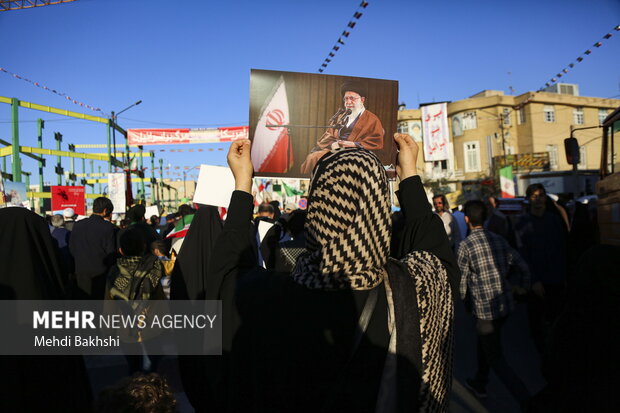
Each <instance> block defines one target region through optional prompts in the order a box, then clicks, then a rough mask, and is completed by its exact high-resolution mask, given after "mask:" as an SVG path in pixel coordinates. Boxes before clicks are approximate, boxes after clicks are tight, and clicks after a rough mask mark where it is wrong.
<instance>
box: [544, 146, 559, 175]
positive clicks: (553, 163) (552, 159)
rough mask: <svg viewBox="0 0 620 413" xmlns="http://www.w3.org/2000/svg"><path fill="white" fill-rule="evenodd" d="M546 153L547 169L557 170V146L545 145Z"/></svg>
mask: <svg viewBox="0 0 620 413" xmlns="http://www.w3.org/2000/svg"><path fill="white" fill-rule="evenodd" d="M547 152H549V168H550V169H552V170H555V169H558V145H547Z"/></svg>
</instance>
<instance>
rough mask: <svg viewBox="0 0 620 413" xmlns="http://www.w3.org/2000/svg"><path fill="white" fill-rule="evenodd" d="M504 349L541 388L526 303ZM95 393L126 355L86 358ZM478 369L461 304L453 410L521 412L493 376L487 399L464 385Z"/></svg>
mask: <svg viewBox="0 0 620 413" xmlns="http://www.w3.org/2000/svg"><path fill="white" fill-rule="evenodd" d="M503 333H504V337H503V338H504V341H503V342H504V348H505V353H506V358H507V360H508V363H509V364H510V365H511V366H512V368H513V369H514V370H515V372H516V373H517V374H518V375H519V376H520V377H521V378H522V379H523V381H524V382H525V383H526V384H527V386H528V389H529V390H530V392H532V394H533V393H535V392H537V391H539V390H540V389H541V388H542V387H543V386H544V384H545V382H544V380H543V378H542V377H541V375H540V372H539V370H538V357H537V354H536V351H535V349H534V345H533V343H532V341H531V340H530V339H529V337H528V329H527V314H526V311H525V305H523V304H521V305H517V308H516V311H515V313H513V315H512V316H511V317H510V318H509V319H508V321H507V322H506V324H505V326H504V329H503ZM86 360H87V366H88V369H89V373H90V376H91V384H92V387H93V392H94V394H95V395H96V394H98V393H99V391H101V389H102V388H103V387H105V386H107V385H109V384H111V383H114V382H115V381H116V380H119V379H120V378H122V377H123V376H124V375H125V374H126V368H127V367H126V364H125V360H124V358H123V357H120V356H110V357H97V356H90V357H87V358H86ZM475 368H476V334H475V329H474V322H473V319H472V317H471V316H470V315H469V314H467V313H466V312H465V310H464V308H463V306H462V305H461V304H460V303H459V305H458V306H457V308H456V323H455V352H454V381H453V386H452V393H453V394H452V401H451V404H450V412H451V413H470V412H472V413H487V412H489V413H496V412H497V413H518V412H519V408H518V406H517V404H516V403H515V402H514V401H513V399H512V398H511V396H510V394H509V393H508V391H507V390H506V389H505V388H504V387H503V386H502V384H501V383H500V382H499V381H498V380H497V379H496V378H495V377H494V376H493V375H491V381H490V383H489V387H488V389H487V390H488V394H489V396H488V398H487V399H486V400H484V401H478V400H477V399H476V398H475V397H474V396H473V395H472V394H471V393H470V392H469V391H468V390H467V389H466V388H465V387H464V385H463V384H464V382H465V379H466V378H468V377H471V376H473V374H474V373H475ZM159 372H160V373H162V374H164V375H165V376H166V378H167V379H168V381H169V383H170V385H171V386H172V389H173V392H174V393H175V396H176V398H177V400H178V403H179V412H180V413H191V412H193V409H192V408H191V405H190V404H189V402H188V401H187V399H186V397H185V393H183V389H182V385H181V382H180V379H179V374H178V370H177V365H176V360H175V359H174V358H172V357H167V358H164V359H163V360H162V361H161V364H160V369H159Z"/></svg>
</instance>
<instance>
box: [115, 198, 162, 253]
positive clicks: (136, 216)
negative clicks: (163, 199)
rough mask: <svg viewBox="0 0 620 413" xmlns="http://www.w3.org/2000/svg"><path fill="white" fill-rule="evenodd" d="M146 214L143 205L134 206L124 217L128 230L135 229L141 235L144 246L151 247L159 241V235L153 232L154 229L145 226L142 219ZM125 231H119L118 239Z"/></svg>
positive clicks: (145, 223) (147, 225)
mask: <svg viewBox="0 0 620 413" xmlns="http://www.w3.org/2000/svg"><path fill="white" fill-rule="evenodd" d="M145 213H146V208H145V207H144V205H134V206H132V207H131V208H129V210H128V211H127V214H126V217H127V219H128V220H129V221H130V224H129V228H135V229H136V230H138V231H139V232H140V234H142V238H143V239H144V244H145V245H151V243H152V242H153V241H156V240H158V239H161V237H160V236H159V234H158V233H157V232H156V231H155V229H154V228H153V227H152V226H151V225H149V224H147V222H146V221H145V219H144V214H145ZM124 231H126V229H124V230H121V232H120V233H119V237H120V236H121V235H122V233H123V232H124Z"/></svg>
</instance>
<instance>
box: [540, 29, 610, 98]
mask: <svg viewBox="0 0 620 413" xmlns="http://www.w3.org/2000/svg"><path fill="white" fill-rule="evenodd" d="M614 30H615V31H620V25H617V26H616V27H614ZM611 36H613V35H612V34H611V33H607V34H606V35H605V36H603V37H602V38H601V39H600V40H599V41H598V42H596V43H594V44H593V45H592V47H595V48H599V47H601V46H602V45H603V41H605V40H608V39H609V38H610V37H611ZM591 54H592V49H588V50H586V51H585V52H583V53H582V54H581V55H580V56H579V57H577V59H575V61H574V62H571V63H570V64H569V65H568V66H567V67H565V68H564V69H562V70H561V71H559V72H558V73H557V74H556V75H555V77H552V78H551V80H549V81H548V82H547V83H545V85H544V86H541V87H540V88H539V89H538V90H537V92H541V91H542V90H543V89H544V88H546V87H549V86H551V85H552V84H554V83H556V82H557V81H558V80H559V79H560V78H561V77H562V76H564V75H565V74H567V73H568V70H569V69H572V68H573V67H575V65H576V64H577V63H581V62H582V61H583V59H584V58H585V57H586V56H589V55H591Z"/></svg>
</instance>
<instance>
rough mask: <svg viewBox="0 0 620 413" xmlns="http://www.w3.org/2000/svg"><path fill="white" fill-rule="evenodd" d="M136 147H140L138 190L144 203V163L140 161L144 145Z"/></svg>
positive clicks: (142, 156)
mask: <svg viewBox="0 0 620 413" xmlns="http://www.w3.org/2000/svg"><path fill="white" fill-rule="evenodd" d="M128 148H129V147H128ZM138 148H139V149H140V190H141V191H142V201H143V202H144V203H145V204H146V193H145V192H144V168H143V166H144V165H143V161H142V160H143V159H144V147H143V146H138Z"/></svg>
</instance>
